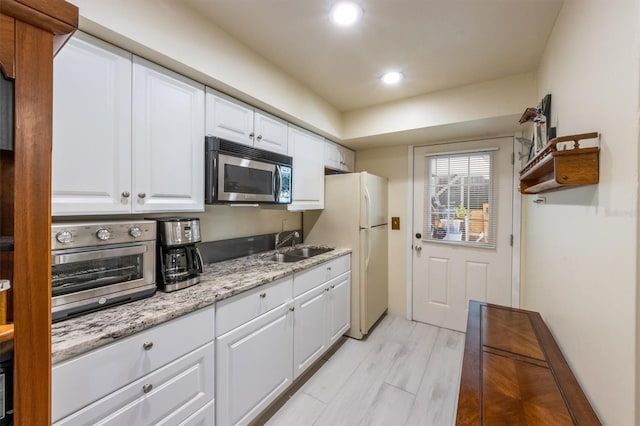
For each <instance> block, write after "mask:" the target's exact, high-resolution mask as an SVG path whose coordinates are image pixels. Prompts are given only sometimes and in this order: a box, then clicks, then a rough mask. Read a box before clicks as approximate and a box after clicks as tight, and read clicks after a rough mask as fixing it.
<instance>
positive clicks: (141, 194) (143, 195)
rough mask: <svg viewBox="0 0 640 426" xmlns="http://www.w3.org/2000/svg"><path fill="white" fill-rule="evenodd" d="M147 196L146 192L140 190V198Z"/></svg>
mask: <svg viewBox="0 0 640 426" xmlns="http://www.w3.org/2000/svg"><path fill="white" fill-rule="evenodd" d="M146 196H147V194H145V193H144V192H140V193H139V194H138V197H139V198H144V197H146Z"/></svg>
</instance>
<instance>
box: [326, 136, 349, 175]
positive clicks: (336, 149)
mask: <svg viewBox="0 0 640 426" xmlns="http://www.w3.org/2000/svg"><path fill="white" fill-rule="evenodd" d="M324 166H325V167H326V168H327V169H332V170H340V171H343V172H349V173H350V172H353V171H354V169H355V153H354V152H353V151H352V150H350V149H349V148H345V147H343V146H341V145H338V144H337V143H334V142H331V141H326V143H325V146H324Z"/></svg>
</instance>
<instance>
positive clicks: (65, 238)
mask: <svg viewBox="0 0 640 426" xmlns="http://www.w3.org/2000/svg"><path fill="white" fill-rule="evenodd" d="M56 240H58V242H59V243H62V244H67V243H70V242H71V232H69V231H62V232H58V233H57V234H56Z"/></svg>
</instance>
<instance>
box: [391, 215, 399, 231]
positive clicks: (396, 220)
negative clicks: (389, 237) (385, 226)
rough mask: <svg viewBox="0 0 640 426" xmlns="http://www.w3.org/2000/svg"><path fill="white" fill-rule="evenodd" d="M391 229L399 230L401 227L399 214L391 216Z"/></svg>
mask: <svg viewBox="0 0 640 426" xmlns="http://www.w3.org/2000/svg"><path fill="white" fill-rule="evenodd" d="M391 229H394V230H399V229H400V218H399V217H397V216H393V217H392V218H391Z"/></svg>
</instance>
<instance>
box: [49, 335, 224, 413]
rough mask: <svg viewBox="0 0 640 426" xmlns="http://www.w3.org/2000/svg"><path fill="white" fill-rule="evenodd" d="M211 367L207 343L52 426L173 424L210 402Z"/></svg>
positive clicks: (211, 362) (211, 359)
mask: <svg viewBox="0 0 640 426" xmlns="http://www.w3.org/2000/svg"><path fill="white" fill-rule="evenodd" d="M214 366H215V364H214V344H213V342H210V343H208V344H206V345H205V346H203V347H201V348H199V349H196V350H195V351H193V352H191V353H189V354H187V355H185V356H184V357H182V358H180V359H178V360H176V361H174V362H172V363H171V364H169V365H166V366H164V367H162V368H160V369H158V370H156V371H154V372H153V373H151V374H149V375H147V376H144V377H142V378H141V379H139V380H136V381H135V382H133V383H131V384H130V385H128V386H125V387H123V388H122V389H119V390H117V391H116V392H113V393H112V394H110V395H108V396H107V397H105V398H103V399H101V400H99V401H97V402H95V403H93V404H91V405H89V406H88V407H85V408H83V409H81V410H80V411H78V412H76V413H74V414H72V415H70V416H68V417H66V418H64V419H62V420H61V421H60V422H58V423H56V425H80V424H82V425H84V424H91V425H96V424H100V425H102V424H113V425H138V424H140V425H141V424H159V423H163V424H164V423H167V424H177V423H179V422H182V421H184V420H186V419H187V418H188V417H189V416H191V415H192V414H194V413H196V412H197V411H198V410H199V409H200V408H202V407H204V406H205V405H206V404H207V403H208V402H209V401H211V400H212V399H213V392H214V385H213V383H214V377H213V374H214V373H213V372H214Z"/></svg>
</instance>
